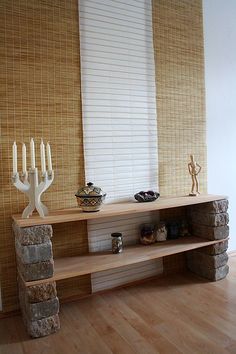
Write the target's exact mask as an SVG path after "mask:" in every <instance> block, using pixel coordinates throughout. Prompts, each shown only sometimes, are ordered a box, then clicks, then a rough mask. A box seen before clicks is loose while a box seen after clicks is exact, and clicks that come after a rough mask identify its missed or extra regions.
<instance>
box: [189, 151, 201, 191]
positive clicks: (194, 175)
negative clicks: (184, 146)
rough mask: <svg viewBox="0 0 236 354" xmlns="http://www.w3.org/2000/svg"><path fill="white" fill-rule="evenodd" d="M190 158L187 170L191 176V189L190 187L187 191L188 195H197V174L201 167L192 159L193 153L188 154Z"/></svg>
mask: <svg viewBox="0 0 236 354" xmlns="http://www.w3.org/2000/svg"><path fill="white" fill-rule="evenodd" d="M190 160H191V161H190V162H189V164H188V170H189V174H190V175H191V178H192V189H191V192H190V193H189V195H191V196H197V195H198V194H200V192H199V183H198V179H197V175H198V174H199V173H200V171H201V169H202V167H201V166H200V165H199V164H198V163H197V162H196V161H194V156H193V155H190ZM194 190H196V191H194Z"/></svg>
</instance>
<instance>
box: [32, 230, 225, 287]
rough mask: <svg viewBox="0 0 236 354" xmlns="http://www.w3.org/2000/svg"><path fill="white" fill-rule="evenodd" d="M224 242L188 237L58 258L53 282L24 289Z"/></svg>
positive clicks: (39, 281) (40, 281)
mask: <svg viewBox="0 0 236 354" xmlns="http://www.w3.org/2000/svg"><path fill="white" fill-rule="evenodd" d="M221 241H224V240H217V241H209V240H206V239H203V238H199V237H194V236H188V237H182V238H179V239H177V240H169V241H165V242H162V243H155V244H153V245H148V246H144V245H140V244H139V245H134V246H127V247H124V250H123V252H122V253H120V254H112V253H111V251H110V252H109V251H107V252H94V253H89V254H86V255H82V256H77V257H64V258H59V259H55V261H54V262H55V266H54V276H53V277H52V278H49V279H42V280H35V281H30V282H26V283H25V285H26V286H32V285H37V284H42V283H47V282H50V281H58V280H61V279H68V278H73V277H77V276H81V275H85V274H92V273H97V272H101V271H104V270H108V269H114V268H119V267H123V266H127V265H130V264H135V263H140V262H145V261H149V260H151V259H157V258H161V257H165V256H169V255H172V254H176V253H181V252H185V251H189V250H193V249H196V248H201V247H204V246H208V245H213V244H215V243H219V242H221Z"/></svg>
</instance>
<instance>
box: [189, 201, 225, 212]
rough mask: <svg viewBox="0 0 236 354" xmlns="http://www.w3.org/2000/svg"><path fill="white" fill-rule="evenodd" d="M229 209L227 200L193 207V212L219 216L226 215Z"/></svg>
mask: <svg viewBox="0 0 236 354" xmlns="http://www.w3.org/2000/svg"><path fill="white" fill-rule="evenodd" d="M228 207H229V201H228V200H227V199H221V200H215V201H214V202H209V203H202V204H197V205H194V206H192V207H191V211H192V212H197V213H198V212H200V213H209V214H218V213H226V212H227V210H228Z"/></svg>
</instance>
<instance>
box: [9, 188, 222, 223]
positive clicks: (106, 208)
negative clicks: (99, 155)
mask: <svg viewBox="0 0 236 354" xmlns="http://www.w3.org/2000/svg"><path fill="white" fill-rule="evenodd" d="M221 199H227V197H226V196H222V195H213V194H201V195H199V196H197V197H189V196H182V197H171V198H165V197H161V198H159V199H157V200H156V201H154V202H149V203H138V202H136V201H134V202H122V203H113V204H104V205H103V206H102V209H101V210H100V211H97V212H87V213H86V212H83V211H82V210H81V209H79V208H71V209H60V210H54V211H51V212H50V214H49V215H48V216H46V217H44V218H41V217H40V216H38V215H33V216H31V217H29V218H28V219H22V217H21V214H17V215H13V216H12V218H13V219H14V221H15V222H16V223H17V224H18V225H19V226H20V227H29V226H35V225H44V224H50V225H52V224H59V223H66V222H71V221H82V220H92V219H100V218H107V217H112V216H117V215H128V214H137V213H143V212H147V211H155V210H162V209H169V208H176V207H181V206H188V205H194V204H200V203H207V202H212V201H215V200H221Z"/></svg>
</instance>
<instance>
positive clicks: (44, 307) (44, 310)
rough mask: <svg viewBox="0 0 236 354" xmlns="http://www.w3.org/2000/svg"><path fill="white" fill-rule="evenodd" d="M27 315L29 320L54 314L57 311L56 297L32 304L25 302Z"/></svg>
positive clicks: (57, 302)
mask: <svg viewBox="0 0 236 354" xmlns="http://www.w3.org/2000/svg"><path fill="white" fill-rule="evenodd" d="M25 310H26V314H27V317H28V319H29V320H30V321H36V320H40V319H42V318H45V317H49V316H53V315H56V314H57V313H58V312H59V301H58V298H57V297H55V298H54V299H51V300H48V301H42V302H36V303H34V304H31V303H26V306H25Z"/></svg>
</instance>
